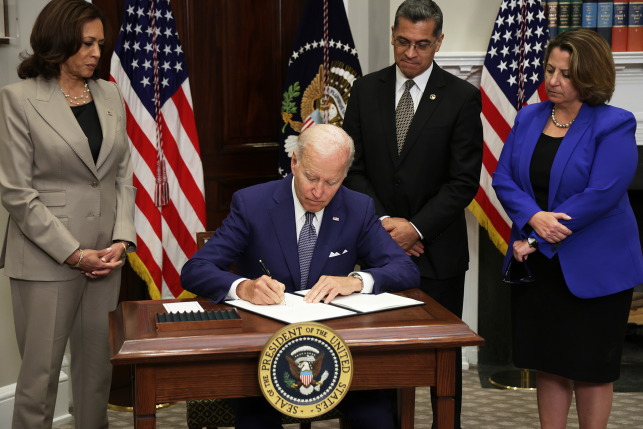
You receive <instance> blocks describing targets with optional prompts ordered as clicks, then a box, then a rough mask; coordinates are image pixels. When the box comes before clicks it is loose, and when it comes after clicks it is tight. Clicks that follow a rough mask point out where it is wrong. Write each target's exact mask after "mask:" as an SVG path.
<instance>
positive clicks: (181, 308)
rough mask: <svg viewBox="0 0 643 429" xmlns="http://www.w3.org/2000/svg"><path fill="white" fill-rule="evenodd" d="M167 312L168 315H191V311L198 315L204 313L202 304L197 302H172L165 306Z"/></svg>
mask: <svg viewBox="0 0 643 429" xmlns="http://www.w3.org/2000/svg"><path fill="white" fill-rule="evenodd" d="M163 307H165V311H167V312H168V313H189V312H190V311H192V312H194V313H198V312H200V311H204V310H203V307H201V304H199V303H198V302H196V301H190V302H170V303H168V304H163Z"/></svg>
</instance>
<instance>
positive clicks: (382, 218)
mask: <svg viewBox="0 0 643 429" xmlns="http://www.w3.org/2000/svg"><path fill="white" fill-rule="evenodd" d="M387 217H391V216H389V215H384V216H382V217H380V222H382V221H383V220H384V219H386V218H387Z"/></svg>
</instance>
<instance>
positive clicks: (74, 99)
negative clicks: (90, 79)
mask: <svg viewBox="0 0 643 429" xmlns="http://www.w3.org/2000/svg"><path fill="white" fill-rule="evenodd" d="M60 92H62V93H63V95H64V96H65V100H67V101H69V102H70V103H71V104H76V105H77V106H78V105H81V104H85V103H87V102H88V101H89V87H88V86H87V81H86V80H85V89H84V90H83V93H82V94H81V95H80V99H79V97H72V96H71V95H69V94H65V91H63V89H62V88H60Z"/></svg>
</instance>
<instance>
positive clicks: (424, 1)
mask: <svg viewBox="0 0 643 429" xmlns="http://www.w3.org/2000/svg"><path fill="white" fill-rule="evenodd" d="M400 18H405V19H408V20H409V21H411V22H412V23H413V24H415V23H416V22H418V21H430V20H433V22H435V28H434V29H433V37H440V35H441V34H442V21H443V19H444V17H443V15H442V10H441V9H440V6H438V5H437V4H436V3H435V2H434V1H431V0H406V1H405V2H404V3H402V4H401V5H400V7H398V8H397V12H395V21H394V22H393V30H397V28H398V25H399V23H400Z"/></svg>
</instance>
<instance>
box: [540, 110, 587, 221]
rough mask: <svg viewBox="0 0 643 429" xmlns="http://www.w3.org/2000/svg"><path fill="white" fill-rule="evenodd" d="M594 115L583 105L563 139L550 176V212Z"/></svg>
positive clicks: (548, 202) (548, 203)
mask: <svg viewBox="0 0 643 429" xmlns="http://www.w3.org/2000/svg"><path fill="white" fill-rule="evenodd" d="M593 113H594V109H593V108H591V107H590V106H588V105H587V104H585V103H583V106H582V107H581V109H580V111H579V112H578V115H577V116H576V119H575V120H574V123H573V124H572V125H571V126H570V127H569V130H568V131H567V134H565V137H564V138H563V141H562V142H561V143H560V147H559V148H558V152H556V157H555V158H554V163H553V164H552V166H551V173H550V176H549V198H548V200H547V208H548V210H552V208H553V202H554V197H555V196H556V192H557V191H558V187H559V186H560V179H561V177H562V176H563V171H564V170H565V166H566V165H567V162H568V161H569V158H570V157H571V155H572V152H574V149H576V146H577V145H578V142H579V141H580V138H581V137H582V136H583V134H585V131H587V122H588V121H589V119H590V118H591V116H592V114H593Z"/></svg>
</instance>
